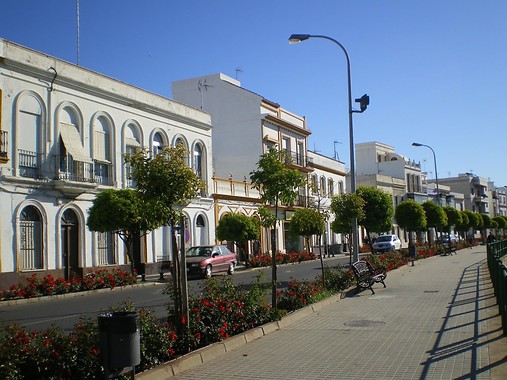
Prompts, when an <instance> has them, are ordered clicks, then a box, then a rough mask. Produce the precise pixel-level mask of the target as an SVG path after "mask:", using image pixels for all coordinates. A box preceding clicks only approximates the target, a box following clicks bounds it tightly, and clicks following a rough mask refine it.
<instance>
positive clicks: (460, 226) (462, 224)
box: [454, 211, 470, 239]
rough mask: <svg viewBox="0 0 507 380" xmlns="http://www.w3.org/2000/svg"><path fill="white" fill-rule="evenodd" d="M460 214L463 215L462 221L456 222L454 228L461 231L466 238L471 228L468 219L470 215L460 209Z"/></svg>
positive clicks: (461, 234)
mask: <svg viewBox="0 0 507 380" xmlns="http://www.w3.org/2000/svg"><path fill="white" fill-rule="evenodd" d="M459 215H460V216H461V221H459V222H457V223H456V224H455V226H454V229H455V230H457V231H458V232H459V234H460V236H461V237H462V238H463V239H465V238H466V232H467V231H468V229H469V228H470V219H468V215H467V213H466V212H464V211H459Z"/></svg>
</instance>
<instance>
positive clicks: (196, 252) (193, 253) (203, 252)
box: [185, 247, 212, 257]
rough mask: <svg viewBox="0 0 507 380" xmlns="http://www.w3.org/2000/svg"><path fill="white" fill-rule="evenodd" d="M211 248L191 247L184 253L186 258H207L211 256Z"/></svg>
mask: <svg viewBox="0 0 507 380" xmlns="http://www.w3.org/2000/svg"><path fill="white" fill-rule="evenodd" d="M211 251H212V247H192V248H189V249H188V250H187V252H186V253H185V256H186V257H197V256H201V257H209V256H211Z"/></svg>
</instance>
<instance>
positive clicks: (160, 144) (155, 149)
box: [151, 132, 164, 157]
mask: <svg viewBox="0 0 507 380" xmlns="http://www.w3.org/2000/svg"><path fill="white" fill-rule="evenodd" d="M151 147H152V148H151V153H152V154H153V157H155V156H156V155H157V154H159V153H162V150H163V149H164V139H163V138H162V135H161V134H160V133H158V132H157V133H155V135H154V136H153V143H152V145H151Z"/></svg>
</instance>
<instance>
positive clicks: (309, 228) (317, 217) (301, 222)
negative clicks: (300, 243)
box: [290, 208, 326, 252]
mask: <svg viewBox="0 0 507 380" xmlns="http://www.w3.org/2000/svg"><path fill="white" fill-rule="evenodd" d="M325 228H326V222H325V219H324V216H323V215H322V214H321V213H320V212H319V210H316V209H310V208H302V209H297V210H296V211H295V212H294V215H293V216H292V218H291V220H290V229H291V232H293V233H294V234H295V235H299V236H304V238H305V241H306V247H307V251H308V252H310V238H311V236H312V235H322V234H323V233H324V230H325Z"/></svg>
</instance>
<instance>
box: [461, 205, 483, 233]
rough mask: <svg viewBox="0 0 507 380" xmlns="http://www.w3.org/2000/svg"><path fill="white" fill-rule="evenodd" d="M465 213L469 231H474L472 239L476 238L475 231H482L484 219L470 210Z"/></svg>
mask: <svg viewBox="0 0 507 380" xmlns="http://www.w3.org/2000/svg"><path fill="white" fill-rule="evenodd" d="M463 212H464V213H465V214H466V215H467V216H468V229H467V231H468V230H470V229H472V239H473V238H474V236H475V231H476V230H480V229H481V227H482V223H483V222H482V218H481V217H480V215H479V214H478V213H476V212H472V211H470V210H463Z"/></svg>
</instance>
